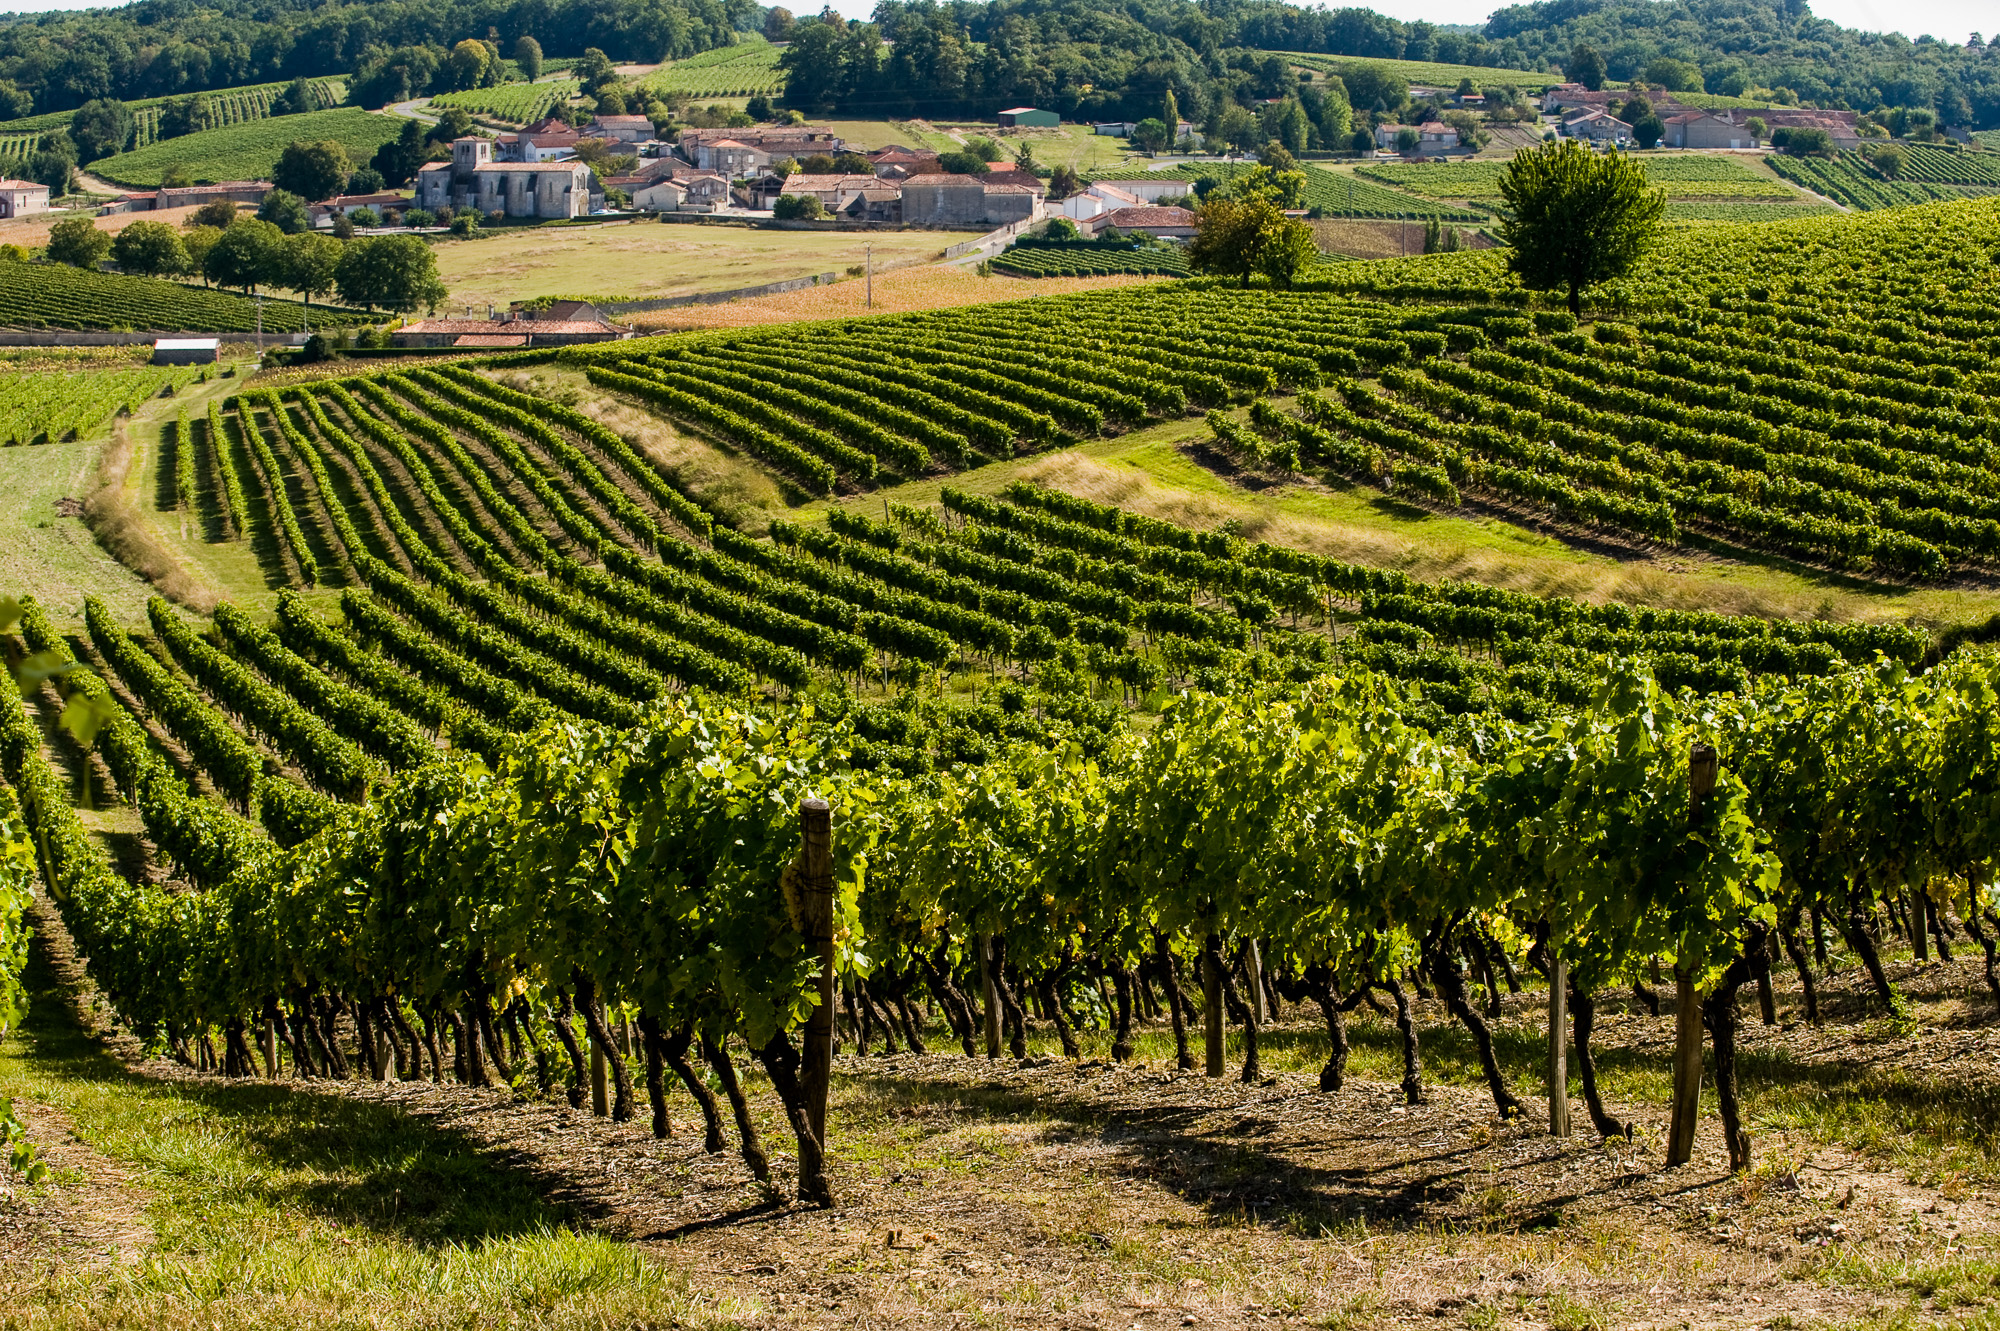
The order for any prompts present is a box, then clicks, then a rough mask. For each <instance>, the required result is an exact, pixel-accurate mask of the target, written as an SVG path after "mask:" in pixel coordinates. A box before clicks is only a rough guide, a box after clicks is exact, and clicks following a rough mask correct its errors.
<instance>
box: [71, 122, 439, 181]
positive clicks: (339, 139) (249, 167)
mask: <svg viewBox="0 0 2000 1331" xmlns="http://www.w3.org/2000/svg"><path fill="white" fill-rule="evenodd" d="M402 123H403V122H402V120H401V118H400V117H397V116H383V115H377V114H375V113H374V112H373V111H363V110H360V109H358V108H356V107H351V106H348V107H340V108H338V109H336V110H332V111H312V112H308V113H307V114H305V115H296V116H280V117H278V118H277V119H275V120H252V121H249V122H246V123H244V124H241V125H229V126H226V127H225V128H222V129H207V130H203V131H202V132H201V133H199V134H189V135H187V136H186V137H185V138H179V139H168V140H166V141H164V142H161V143H155V144H150V145H148V146H147V147H144V148H138V149H134V150H133V151H132V152H128V153H120V154H118V155H117V156H116V157H107V158H104V159H103V160H102V161H97V162H92V163H91V164H90V171H91V174H92V175H96V176H99V177H102V178H103V179H105V180H109V181H111V182H113V183H115V184H119V185H129V186H132V187H133V188H143V189H150V188H156V187H157V186H158V185H159V183H160V176H161V174H162V173H163V172H165V171H166V169H167V168H168V167H170V166H178V167H180V168H181V169H183V170H185V171H186V172H187V173H188V176H189V178H190V179H192V180H194V181H196V182H198V183H213V182H215V181H221V180H268V179H269V178H270V175H271V168H272V166H273V165H275V164H276V162H277V160H278V154H280V153H282V152H283V151H284V150H285V147H286V145H287V144H290V143H294V142H311V141H316V140H320V139H331V140H333V141H334V142H336V143H339V144H341V145H343V146H344V147H345V148H346V149H347V155H348V156H349V157H351V158H353V159H354V160H355V161H358V162H365V161H367V160H368V159H369V158H370V157H372V156H374V155H375V150H376V149H377V148H379V147H380V146H381V145H382V144H383V143H385V142H387V141H388V140H390V139H393V138H395V137H396V133H397V130H398V129H399V128H400V127H401V125H402Z"/></svg>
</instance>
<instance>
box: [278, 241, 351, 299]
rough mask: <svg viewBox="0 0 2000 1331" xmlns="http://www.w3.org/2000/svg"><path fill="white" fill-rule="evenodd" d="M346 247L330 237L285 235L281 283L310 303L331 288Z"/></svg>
mask: <svg viewBox="0 0 2000 1331" xmlns="http://www.w3.org/2000/svg"><path fill="white" fill-rule="evenodd" d="M345 248H346V247H345V246H344V245H342V244H341V243H340V242H339V241H337V240H335V239H334V238H333V237H332V236H319V235H314V234H313V233H312V232H310V231H307V232H302V233H300V234H299V235H296V236H287V237H285V245H284V270H285V275H284V279H283V281H284V284H285V285H286V286H288V287H290V288H291V289H292V290H294V291H296V292H298V293H299V294H300V295H301V296H303V297H305V301H306V304H308V305H310V304H312V302H313V298H314V297H316V296H324V295H326V294H327V293H328V292H330V291H332V290H333V279H334V274H335V273H336V272H337V271H338V270H339V268H340V256H341V253H342V251H343V250H344V249H345Z"/></svg>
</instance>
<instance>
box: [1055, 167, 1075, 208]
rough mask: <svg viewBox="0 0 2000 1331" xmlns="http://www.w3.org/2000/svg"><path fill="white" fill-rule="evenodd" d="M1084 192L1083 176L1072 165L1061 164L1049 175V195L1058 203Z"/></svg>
mask: <svg viewBox="0 0 2000 1331" xmlns="http://www.w3.org/2000/svg"><path fill="white" fill-rule="evenodd" d="M1081 193H1083V178H1082V177H1081V176H1079V175H1077V173H1076V171H1075V169H1074V168H1072V167H1067V166H1059V167H1057V168H1056V169H1055V172H1054V174H1052V175H1051V176H1050V177H1049V197H1050V198H1051V199H1053V200H1055V201H1056V202H1057V203H1061V202H1062V201H1063V200H1064V199H1068V198H1073V197H1075V196H1076V195H1078V194H1081Z"/></svg>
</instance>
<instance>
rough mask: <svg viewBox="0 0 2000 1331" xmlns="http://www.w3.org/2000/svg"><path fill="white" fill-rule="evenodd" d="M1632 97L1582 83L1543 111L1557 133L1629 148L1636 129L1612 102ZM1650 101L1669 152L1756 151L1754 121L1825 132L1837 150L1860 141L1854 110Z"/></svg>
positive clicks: (1560, 87) (1556, 91)
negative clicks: (1663, 128) (1709, 107)
mask: <svg viewBox="0 0 2000 1331" xmlns="http://www.w3.org/2000/svg"><path fill="white" fill-rule="evenodd" d="M1631 95H1632V94H1631V93H1629V92H1621V91H1618V90H1616V89H1608V88H1607V89H1603V90H1601V91H1598V92H1592V91H1591V90H1590V89H1588V88H1586V87H1584V86H1583V85H1582V84H1581V83H1559V84H1557V85H1556V86H1555V87H1553V88H1550V89H1549V90H1548V91H1547V92H1546V93H1544V94H1543V95H1542V110H1543V112H1544V113H1546V114H1550V115H1557V116H1560V117H1561V119H1560V121H1559V123H1558V132H1559V133H1561V134H1563V135H1565V136H1567V137H1570V138H1577V139H1585V140H1588V141H1590V142H1592V143H1596V144H1600V145H1617V146H1624V145H1626V144H1629V143H1630V142H1632V127H1631V126H1630V125H1628V124H1626V123H1625V122H1624V121H1622V120H1620V119H1618V117H1616V116H1614V115H1612V114H1611V110H1610V104H1611V103H1612V102H1614V101H1623V100H1625V99H1626V98H1628V97H1630V96H1631ZM1647 100H1648V101H1650V102H1651V103H1652V107H1653V114H1654V115H1656V116H1658V117H1659V118H1660V121H1661V123H1662V124H1664V125H1665V126H1666V134H1665V135H1664V137H1662V138H1661V140H1660V142H1661V143H1662V144H1663V145H1664V146H1666V147H1669V148H1754V147H1756V146H1757V143H1756V141H1755V139H1754V137H1753V136H1752V134H1751V132H1750V121H1751V120H1752V119H1757V120H1762V121H1763V122H1764V125H1765V128H1766V131H1767V132H1768V131H1769V130H1774V129H1778V128H1781V127H1784V128H1791V129H1823V130H1825V131H1826V132H1827V136H1828V137H1829V138H1831V139H1832V140H1833V145H1834V147H1836V148H1855V147H1859V146H1860V143H1861V135H1860V132H1859V131H1858V130H1856V128H1855V113H1854V112H1852V111H1822V110H1815V109H1811V108H1804V107H1768V108H1761V109H1756V110H1746V109H1744V108H1741V107H1736V108H1730V109H1725V110H1717V111H1705V110H1702V109H1701V108H1699V107H1693V106H1683V105H1682V104H1681V103H1680V102H1679V101H1678V100H1677V99H1676V98H1675V97H1674V95H1673V94H1672V93H1670V92H1662V93H1658V94H1653V95H1650V96H1649V97H1648V99H1647Z"/></svg>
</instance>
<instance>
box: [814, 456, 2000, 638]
mask: <svg viewBox="0 0 2000 1331" xmlns="http://www.w3.org/2000/svg"><path fill="white" fill-rule="evenodd" d="M1208 437H1209V431H1208V427H1207V426H1206V425H1204V424H1202V423H1201V422H1200V421H1193V420H1189V421H1172V422H1166V423H1163V424H1159V425H1153V426H1148V427H1146V428H1144V429H1140V430H1134V431H1132V432H1130V433H1128V434H1124V435H1119V436H1117V437H1115V438H1110V439H1093V440H1090V441H1088V442H1086V443H1084V444H1082V445H1080V446H1078V447H1076V448H1074V449H1067V450H1064V451H1062V452H1059V453H1053V454H1040V455H1035V456H1031V457H1025V458H1017V459H1014V460H1012V461H1007V462H997V463H993V464H990V465H988V466H985V467H981V468H978V469H976V470H974V471H970V472H965V473H961V474H959V475H957V476H955V477H952V478H949V479H947V480H925V481H913V482H910V483H908V484H905V485H901V486H896V487H892V488H890V489H887V490H882V491H876V492H873V493H871V494H868V495H866V496H856V497H854V498H852V499H835V500H826V501H819V502H816V503H814V504H812V505H809V506H807V507H805V508H803V509H801V510H799V512H798V514H797V515H796V516H798V517H800V518H802V519H804V520H812V519H813V518H814V517H816V516H817V515H820V514H822V513H823V512H824V510H825V509H826V508H828V507H830V506H832V505H834V504H839V505H842V506H844V507H848V508H851V509H852V510H854V511H856V512H867V513H871V514H873V515H874V516H877V517H879V516H880V515H881V507H882V502H883V500H884V498H886V499H887V500H888V501H889V502H891V503H904V504H914V505H919V506H922V505H935V504H936V503H937V502H938V491H939V490H940V488H941V487H942V486H943V485H945V484H951V485H956V486H958V487H960V488H962V489H967V490H972V491H975V492H978V493H982V494H997V493H998V492H999V491H1001V490H1002V489H1004V488H1005V487H1006V486H1007V484H1008V483H1009V482H1010V481H1012V480H1014V479H1016V478H1017V477H1022V476H1026V477H1028V478H1030V479H1035V480H1038V481H1040V482H1041V483H1042V484H1046V485H1053V486H1056V487H1058V488H1061V489H1068V490H1071V491H1073V492H1075V493H1078V494H1082V495H1085V496H1087V497H1089V498H1092V499H1095V500H1097V501H1099V502H1102V503H1116V504H1121V505H1124V506H1127V507H1130V508H1132V509H1134V510H1135V511H1138V512H1143V513H1149V514H1152V515H1153V516H1156V517H1162V518H1166V519H1169V520H1171V521H1176V522H1182V523H1185V524H1188V525H1190V526H1195V527H1202V528H1212V527H1218V526H1221V525H1222V524H1223V523H1225V522H1233V523H1236V524H1238V529H1239V530H1241V531H1242V532H1243V533H1244V534H1245V535H1246V536H1249V537H1251V538H1253V539H1258V540H1268V541H1272V542H1274V543H1278V544H1287V545H1294V546H1298V547H1300V548H1302V549H1307V550H1312V551H1315V552H1317V553H1320V554H1325V555H1331V556H1334V557H1336V558H1341V559H1347V560H1351V561H1353V562H1357V563H1364V564H1370V565H1374V566H1378V567H1383V568H1398V569H1402V570H1403V571H1404V572H1407V573H1409V574H1410V575H1411V576H1412V577H1417V578H1423V579H1426V580H1429V579H1435V578H1446V577H1449V578H1468V579H1471V580H1473V581H1478V582H1486V583H1490V584H1493V585H1495V586H1501V587H1509V588H1513V589H1516V590H1520V591H1530V592H1536V593H1541V594H1545V595H1546V594H1560V595H1566V596H1577V597H1582V598H1584V599H1586V600H1591V601H1609V600H1618V601H1627V602H1630V603H1632V604H1634V605H1657V606H1664V607H1669V608H1674V609H1707V610H1715V611H1718V612H1722V613H1728V614H1762V615H1774V616H1783V617H1787V618H1798V619H1809V618H1815V617H1824V618H1831V619H1839V620H1848V619H1852V620H1863V621H1879V620H1886V621H1894V622H1909V623H1913V624H1917V625H1920V626H1924V627H1927V628H1941V627H1948V626H1951V625H1955V624H1962V623H1983V622H1984V621H1985V620H1986V619H1987V618H1988V617H1989V616H1991V615H1993V614H1995V613H1996V612H2000V592H1996V591H1993V590H1989V589H1986V588H1982V587H1979V586H1975V585H1970V584H1968V585H1965V586H1958V587H1892V586H1884V585H1881V584H1876V583H1870V582H1866V581H1863V580H1861V579H1857V578H1850V577H1846V576H1843V575H1841V574H1838V573H1831V572H1825V571H1821V570H1816V569H1812V568H1808V567H1805V566H1803V565H1800V564H1796V563H1793V562H1791V561H1789V560H1786V559H1783V558H1781V557H1777V556H1769V555H1762V554H1758V553H1755V552H1751V551H1743V550H1731V549H1726V548H1722V547H1714V546H1709V545H1705V544H1703V543H1701V542H1698V541H1692V540H1691V541H1689V542H1687V543H1686V544H1685V545H1684V546H1683V548H1682V549H1680V550H1678V551H1675V552H1671V553H1666V554H1661V555H1657V556H1655V557H1653V558H1649V559H1627V558H1621V557H1619V556H1618V555H1617V554H1615V553H1611V552H1602V551H1598V550H1592V549H1586V548H1582V547H1579V546H1575V545H1570V544H1567V543H1565V542H1564V541H1562V540H1560V539H1558V538H1557V537H1555V536H1552V535H1548V534H1546V533H1543V532H1540V531H1535V530H1532V529H1530V528H1526V527H1521V526H1517V525H1515V524H1513V523H1510V522H1506V521H1504V520H1502V519H1501V518H1498V517H1489V516H1483V515H1479V514H1476V513H1434V512H1431V511H1429V510H1427V509H1421V508H1416V507H1413V506H1411V505H1408V504H1404V503H1400V502H1398V501H1396V500H1395V499H1393V498H1391V497H1390V496H1389V495H1387V494H1385V493H1384V492H1382V491H1380V490H1377V489H1375V488H1373V487H1371V486H1366V485H1358V484H1353V483H1349V482H1345V481H1338V480H1333V481H1328V482H1326V483H1324V484H1300V483H1280V484H1276V485H1270V486H1266V487H1262V488H1258V489H1248V488H1245V487H1243V486H1241V485H1238V484H1235V483H1233V482H1232V481H1231V480H1229V479H1228V478H1226V477H1225V476H1223V475H1220V474H1218V473H1217V472H1216V471H1214V470H1211V469H1210V468H1209V467H1208V466H1205V465H1203V464H1202V462H1200V461H1197V460H1196V457H1195V456H1194V455H1193V454H1192V453H1191V450H1194V449H1198V448H1200V447H1201V446H1202V445H1203V443H1204V442H1205V441H1206V440H1207V438H1208Z"/></svg>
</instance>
